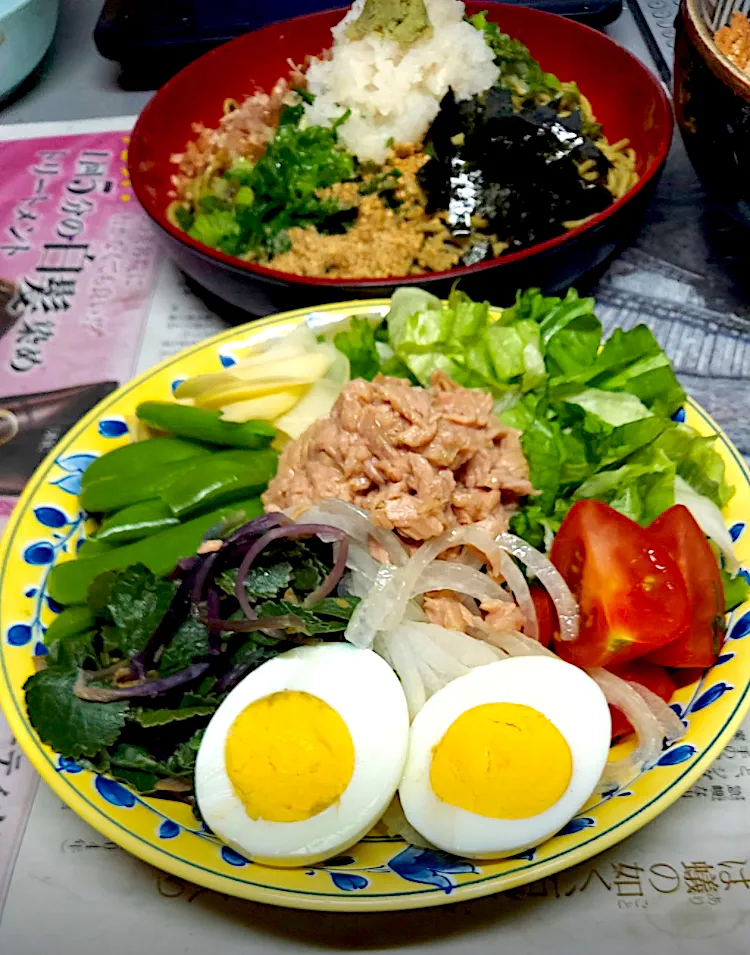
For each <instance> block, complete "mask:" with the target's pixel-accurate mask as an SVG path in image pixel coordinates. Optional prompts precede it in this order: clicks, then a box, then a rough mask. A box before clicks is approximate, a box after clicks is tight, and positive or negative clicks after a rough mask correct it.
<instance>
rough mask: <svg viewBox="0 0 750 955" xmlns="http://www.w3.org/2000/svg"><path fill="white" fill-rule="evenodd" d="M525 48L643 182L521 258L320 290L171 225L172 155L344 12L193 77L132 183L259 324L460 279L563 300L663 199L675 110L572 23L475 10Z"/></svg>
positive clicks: (493, 295) (619, 54)
mask: <svg viewBox="0 0 750 955" xmlns="http://www.w3.org/2000/svg"><path fill="white" fill-rule="evenodd" d="M488 7H489V13H488V17H489V19H491V20H495V21H497V22H498V23H499V24H500V25H501V28H502V29H503V31H504V32H506V33H508V34H510V35H511V36H513V37H517V38H518V39H519V40H522V41H523V42H524V43H525V44H526V45H527V46H528V47H529V49H530V50H531V52H532V54H533V55H534V56H535V57H536V58H537V59H538V60H539V62H540V63H541V65H542V67H543V68H544V69H545V70H547V71H548V72H552V73H555V74H556V75H557V76H558V77H559V78H560V79H561V80H575V81H576V82H577V83H578V86H579V88H580V89H581V91H582V92H583V93H584V95H585V96H587V97H588V99H589V100H590V101H591V104H592V107H593V110H594V113H595V115H596V117H597V119H598V120H599V122H601V123H602V124H603V126H604V131H605V133H606V135H607V136H608V138H609V141H610V142H615V141H617V140H619V139H621V138H623V137H627V138H628V139H630V142H631V144H632V145H633V147H634V148H635V150H636V152H637V154H638V172H639V174H640V177H641V178H640V181H639V182H638V183H637V184H636V185H635V186H634V187H633V188H632V189H631V190H630V191H629V192H628V193H627V194H626V195H625V196H623V197H622V199H620V200H618V201H617V202H615V203H614V204H613V205H611V206H610V207H609V208H608V209H606V210H605V211H604V212H602V213H600V214H599V215H597V216H594V217H593V218H592V219H590V220H589V221H588V222H586V223H585V224H584V225H582V226H579V227H578V228H576V229H573V230H571V231H570V232H567V233H565V234H564V235H562V236H558V237H557V238H555V239H550V240H549V241H547V242H542V243H539V244H538V245H534V246H531V247H530V248H528V249H524V250H522V251H520V252H515V253H513V254H511V255H504V256H502V257H500V258H497V259H492V260H490V261H486V262H481V263H479V264H478V265H473V266H466V267H462V268H455V269H450V270H449V271H446V272H432V273H427V274H425V275H418V276H409V277H408V278H396V279H324V278H320V279H312V278H303V277H301V276H295V275H290V274H288V273H285V272H278V271H275V270H273V269H267V268H264V267H263V266H260V265H255V264H252V263H248V262H243V261H241V260H239V259H236V258H233V257H232V256H229V255H225V254H224V253H223V252H218V251H216V250H215V249H210V248H208V247H207V246H205V245H202V244H201V243H200V242H196V241H195V240H194V239H191V238H190V237H189V236H188V235H186V234H185V233H184V232H182V231H181V230H180V229H178V228H176V227H175V226H173V225H172V224H171V223H170V222H169V221H168V220H167V218H166V208H167V205H168V203H169V197H168V193H169V189H170V176H171V175H172V173H173V172H174V167H173V166H172V164H171V163H170V156H171V155H172V153H175V152H181V151H182V150H183V149H184V148H185V144H186V143H187V142H188V140H190V139H191V138H193V136H194V133H193V129H192V124H193V123H196V122H200V123H204V124H205V125H206V126H215V125H216V124H217V123H218V121H219V118H220V117H221V115H222V105H223V103H224V100H225V99H226V98H227V97H232V98H234V99H242V98H243V97H244V96H246V95H247V94H250V93H253V92H254V91H255V90H257V89H258V88H261V89H265V90H270V89H271V87H272V86H273V84H274V83H275V82H276V80H277V79H278V78H279V76H282V75H286V73H287V71H288V62H287V61H288V60H289V59H291V60H293V61H294V62H296V63H300V62H302V60H303V59H304V57H305V55H306V54H318V53H320V52H322V51H323V50H324V49H325V48H326V47H328V46H330V43H331V35H330V29H331V27H332V26H333V25H334V24H335V23H337V22H338V21H339V20H340V19H341V17H342V11H341V10H333V11H329V12H325V13H315V14H311V15H310V16H305V17H298V18H296V19H294V20H289V21H287V22H284V23H276V24H273V25H271V26H268V27H265V28H263V29H262V30H257V31H255V32H254V33H248V34H246V35H245V36H241V37H239V38H237V39H236V40H232V41H231V42H230V43H227V44H226V45H224V46H221V47H219V48H217V49H216V50H212V51H211V52H210V53H207V54H206V55H205V56H202V57H200V59H198V60H195V62H193V63H191V64H190V65H189V66H187V67H185V69H183V70H182V71H181V72H180V73H178V74H177V75H176V76H175V77H174V78H173V79H171V80H170V81H169V82H168V83H167V84H166V85H165V86H163V87H162V89H160V90H159V91H158V93H156V95H155V96H154V98H153V99H152V100H151V102H150V103H149V104H148V105H147V106H146V108H145V109H144V111H143V112H142V114H141V116H140V118H139V120H138V123H137V124H136V127H135V130H134V132H133V137H132V141H131V144H130V150H129V166H130V176H131V180H132V182H133V186H134V189H135V193H136V195H137V197H138V199H139V200H140V202H141V204H142V205H143V207H144V208H145V210H146V211H147V212H148V214H149V215H150V216H151V218H152V219H153V220H154V222H156V224H157V225H158V226H159V227H160V228H161V230H162V231H163V232H164V234H165V236H166V238H167V240H168V246H169V253H170V255H171V256H172V257H173V258H174V259H175V261H176V262H177V263H178V265H179V266H180V268H182V269H183V270H184V271H185V272H186V273H187V274H188V276H190V277H191V278H193V279H194V280H195V281H197V282H198V283H199V284H200V285H202V286H203V287H204V288H206V289H208V290H209V291H210V292H212V293H213V294H215V295H218V296H219V297H220V298H222V299H224V300H225V301H227V302H229V303H231V304H232V305H235V306H239V307H240V308H242V309H244V310H245V311H248V312H250V313H252V314H254V315H265V314H269V313H271V312H275V311H280V310H286V309H291V308H296V307H301V306H307V305H310V304H315V303H319V302H324V301H334V300H345V299H351V298H355V297H382V296H385V295H390V294H391V293H392V291H393V289H394V288H396V287H397V286H399V285H407V284H411V285H414V284H416V285H422V286H425V287H427V288H429V289H430V291H432V292H434V293H435V294H436V295H439V296H445V295H446V294H447V292H448V290H449V289H450V286H451V285H452V284H453V283H454V282H455V281H456V280H457V279H460V281H461V287H462V288H463V289H464V290H465V291H466V292H468V293H469V294H470V295H472V296H473V297H476V298H488V299H489V300H490V301H491V302H493V304H497V305H504V304H507V303H508V301H509V300H510V299H512V297H513V295H514V294H515V291H516V289H517V288H523V287H526V286H530V285H534V286H541V287H542V288H544V289H545V290H547V291H553V290H556V289H560V288H563V287H565V286H567V285H570V284H572V283H574V282H575V281H576V280H577V279H578V278H580V277H581V276H582V275H583V274H584V273H586V272H588V271H589V270H591V269H593V268H595V267H596V266H599V265H601V264H602V263H603V262H604V261H605V260H606V259H607V258H608V257H610V256H611V255H612V254H613V253H614V252H615V251H616V250H617V248H618V247H619V246H621V245H622V243H623V242H624V241H625V240H626V239H627V238H628V236H629V234H630V233H631V232H632V230H633V229H634V227H635V226H636V225H637V224H638V222H639V220H640V218H641V216H642V214H643V211H644V210H645V208H646V206H647V204H648V202H649V201H650V199H651V197H652V196H653V193H654V190H655V188H656V184H657V181H658V178H659V175H660V173H661V170H662V168H663V165H664V162H665V160H666V157H667V152H668V150H669V145H670V142H671V138H672V125H673V122H672V110H671V105H670V103H669V100H668V98H667V96H666V94H665V92H664V90H663V89H662V86H661V84H660V82H659V80H658V79H657V78H656V77H655V76H654V75H653V74H652V73H650V72H649V70H648V69H646V67H645V66H644V65H643V64H642V63H641V62H640V61H639V60H637V59H636V58H635V57H634V56H632V55H631V54H630V53H628V52H627V51H626V50H624V49H622V47H620V46H618V45H617V44H616V43H614V42H613V41H612V40H610V39H609V38H607V37H606V36H604V35H603V34H601V33H598V32H597V31H595V30H592V29H591V28H589V27H586V26H582V25H581V24H579V23H575V22H573V21H572V20H566V19H564V18H563V17H559V16H555V15H553V14H549V13H541V12H539V11H537V10H531V9H528V8H526V7H517V6H508V5H506V4H501V3H489V4H488V3H487V2H486V0H485V2H474V0H469V2H467V3H466V9H467V13H468V14H474V13H478V12H479V11H481V10H486V9H487V8H488Z"/></svg>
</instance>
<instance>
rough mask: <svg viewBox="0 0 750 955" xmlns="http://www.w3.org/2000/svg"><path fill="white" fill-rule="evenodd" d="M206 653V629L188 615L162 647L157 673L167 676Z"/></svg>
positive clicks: (195, 661)
mask: <svg viewBox="0 0 750 955" xmlns="http://www.w3.org/2000/svg"><path fill="white" fill-rule="evenodd" d="M207 654H208V630H207V629H206V627H205V626H204V624H202V623H201V622H200V621H199V620H196V619H195V618H194V617H188V618H187V620H186V621H185V622H184V623H183V624H182V625H181V626H180V628H179V629H178V631H177V633H176V634H175V635H174V637H172V639H171V641H170V642H169V643H168V644H167V646H166V647H165V648H164V652H163V653H162V655H161V657H160V659H159V673H161V674H162V676H168V675H169V674H170V673H177V672H178V670H184V669H185V667H187V666H190V664H191V663H197V662H198V661H199V660H202V659H203V658H204V657H205V656H206V655H207Z"/></svg>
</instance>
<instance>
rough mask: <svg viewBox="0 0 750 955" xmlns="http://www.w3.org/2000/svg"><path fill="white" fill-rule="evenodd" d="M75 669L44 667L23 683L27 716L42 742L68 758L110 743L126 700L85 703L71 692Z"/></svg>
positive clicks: (95, 752) (89, 753) (122, 722)
mask: <svg viewBox="0 0 750 955" xmlns="http://www.w3.org/2000/svg"><path fill="white" fill-rule="evenodd" d="M77 677H78V671H77V670H76V669H74V668H71V667H57V666H53V667H47V669H45V670H42V671H40V672H39V673H35V674H34V676H32V677H29V679H28V680H27V681H26V684H25V686H24V691H25V693H26V707H27V710H28V714H29V720H30V721H31V724H32V726H33V727H34V729H35V730H36V731H37V733H38V734H39V738H40V739H41V740H42V742H43V743H46V744H47V745H48V746H51V747H52V749H54V750H56V751H57V752H58V753H63V754H64V755H65V756H68V757H69V758H71V759H77V758H78V757H80V756H86V757H89V758H92V759H93V758H94V757H96V756H98V755H99V754H100V753H101V752H102V751H103V750H105V749H106V748H107V747H108V746H111V745H112V744H113V743H114V742H115V740H116V739H117V737H118V736H119V735H120V732H121V730H122V728H123V726H124V725H125V717H126V715H127V712H128V709H129V706H128V704H127V703H108V704H106V705H102V704H101V703H89V702H88V701H86V700H79V699H78V697H77V696H76V695H75V693H74V692H73V687H74V686H75V683H76V679H77Z"/></svg>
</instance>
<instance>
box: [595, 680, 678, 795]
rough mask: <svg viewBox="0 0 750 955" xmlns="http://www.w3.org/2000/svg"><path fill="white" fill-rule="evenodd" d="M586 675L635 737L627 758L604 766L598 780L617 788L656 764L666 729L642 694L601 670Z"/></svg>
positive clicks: (625, 682) (628, 684)
mask: <svg viewBox="0 0 750 955" xmlns="http://www.w3.org/2000/svg"><path fill="white" fill-rule="evenodd" d="M587 672H588V674H589V676H590V677H591V678H592V680H595V681H596V683H598V684H599V687H600V688H601V690H602V692H603V693H604V696H605V697H606V699H607V702H608V703H609V704H610V706H614V707H615V708H616V709H618V710H620V711H621V712H622V713H623V714H624V715H625V717H626V718H627V720H628V721H629V722H630V724H631V726H632V727H633V729H634V730H635V732H636V734H637V736H638V744H637V746H636V748H635V749H634V750H633V752H632V753H631V754H630V755H629V756H625V757H624V758H623V759H617V760H614V761H613V762H611V763H607V765H606V766H605V768H604V774H603V776H602V779H603V780H604V781H606V782H607V783H615V784H618V785H620V784H621V783H624V782H627V781H628V780H630V779H632V777H633V776H634V775H636V774H637V773H639V772H640V771H641V770H642V769H643V768H644V767H647V766H650V765H651V764H652V763H654V762H656V760H657V759H658V758H659V755H660V753H661V750H662V742H663V740H664V737H665V735H666V734H667V731H668V729H669V728H668V727H666V726H665V725H664V724H663V723H662V722H661V721H660V720H659V719H658V718H657V717H656V715H655V714H654V712H653V710H652V709H651V707H650V706H649V704H648V703H647V702H646V700H645V699H644V698H643V696H642V694H641V693H640V692H639V691H638V690H636V689H635V687H633V686H632V685H631V684H630V683H628V682H627V681H626V680H621V679H620V677H619V676H615V675H614V673H610V672H609V671H608V670H603V669H602V668H601V667H594V668H592V669H590V670H588V671H587Z"/></svg>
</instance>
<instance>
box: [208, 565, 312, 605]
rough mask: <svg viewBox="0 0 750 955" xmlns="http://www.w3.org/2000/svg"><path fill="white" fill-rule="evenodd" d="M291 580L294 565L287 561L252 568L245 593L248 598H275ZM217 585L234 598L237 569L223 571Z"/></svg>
mask: <svg viewBox="0 0 750 955" xmlns="http://www.w3.org/2000/svg"><path fill="white" fill-rule="evenodd" d="M291 580H292V565H291V564H290V563H289V561H286V560H282V561H279V563H278V564H273V565H271V566H270V567H251V568H250V570H249V572H248V575H247V578H246V580H245V593H246V594H247V595H248V597H275V596H276V594H278V593H280V592H281V591H284V590H286V588H287V587H288V586H289V584H290V583H291ZM216 583H217V584H218V585H219V587H221V589H222V590H223V591H224V593H226V594H229V595H230V596H234V593H235V590H236V587H237V571H236V569H232V570H225V571H222V572H221V573H220V574H219V575H218V576H217V578H216ZM313 586H315V585H313ZM310 589H312V588H310Z"/></svg>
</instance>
